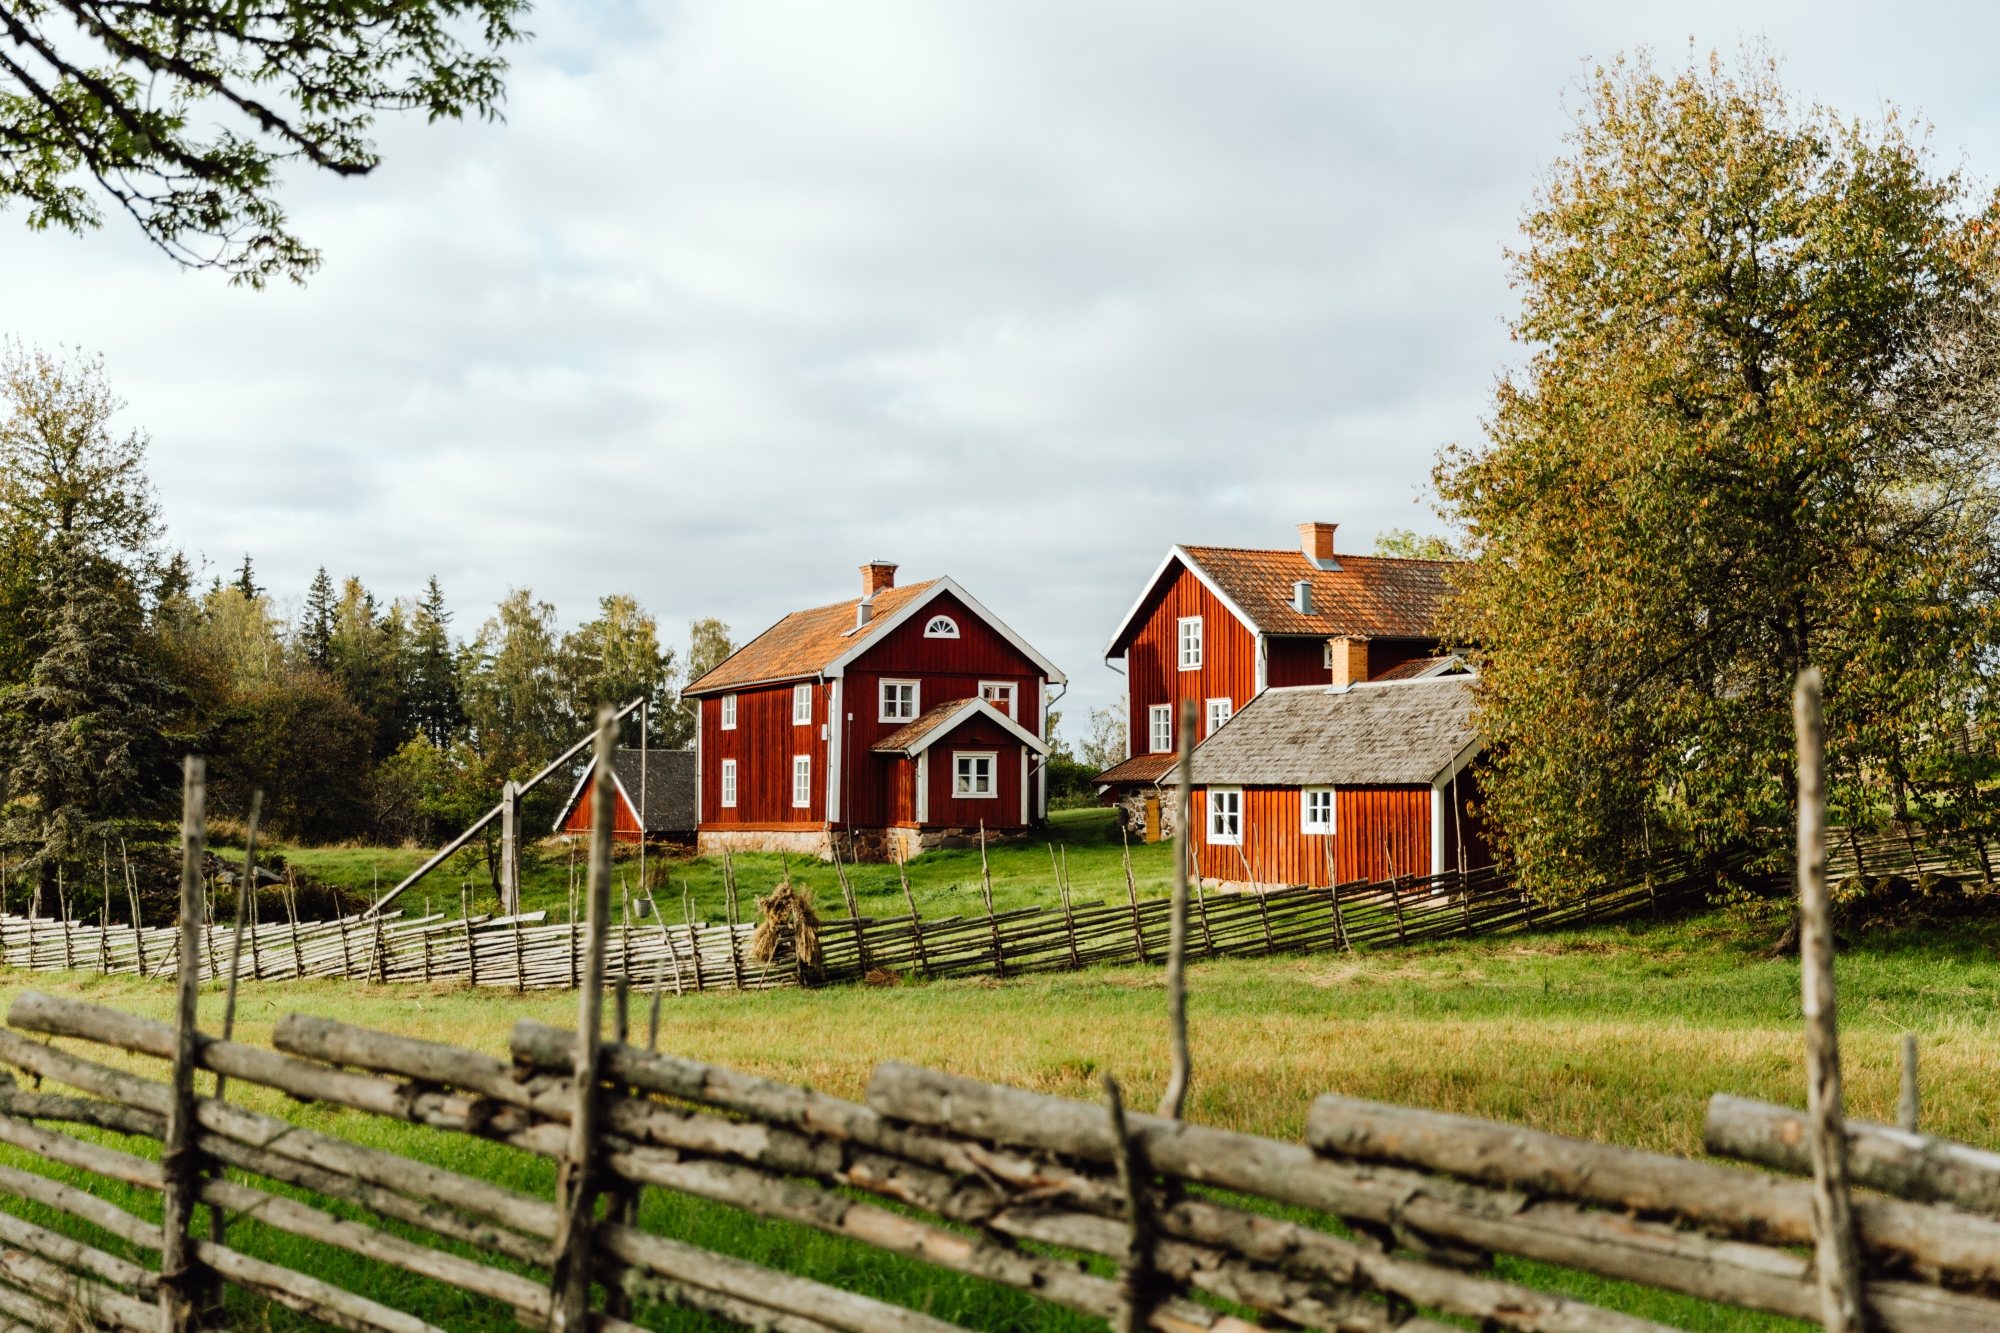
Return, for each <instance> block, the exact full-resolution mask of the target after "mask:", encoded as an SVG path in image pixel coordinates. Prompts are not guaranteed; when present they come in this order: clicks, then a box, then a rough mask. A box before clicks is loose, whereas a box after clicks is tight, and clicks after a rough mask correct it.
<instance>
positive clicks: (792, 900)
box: [750, 879, 820, 972]
mask: <svg viewBox="0 0 2000 1333" xmlns="http://www.w3.org/2000/svg"><path fill="white" fill-rule="evenodd" d="M757 910H758V911H759V912H762V913H763V914H764V919H763V920H761V921H759V922H758V923H757V932H756V933H755V934H754V935H752V936H751V937H750V956H751V957H752V958H754V959H756V960H757V961H758V962H760V963H775V962H777V961H778V955H779V953H781V952H782V951H783V950H784V948H785V946H786V945H788V944H789V945H790V946H791V948H792V956H793V957H794V958H796V959H798V960H799V966H801V967H803V968H805V969H806V970H807V971H809V972H818V971H819V970H820V952H819V917H818V916H817V915H816V914H815V913H814V912H813V906H812V899H811V898H809V897H807V896H806V894H805V892H804V891H803V890H801V889H796V888H794V887H792V882H791V880H789V879H787V880H785V881H784V882H783V883H781V884H779V885H778V887H777V888H776V889H774V890H772V892H771V896H770V897H768V898H759V899H758V900H757Z"/></svg>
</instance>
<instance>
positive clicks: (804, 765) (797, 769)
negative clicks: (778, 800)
mask: <svg viewBox="0 0 2000 1333" xmlns="http://www.w3.org/2000/svg"><path fill="white" fill-rule="evenodd" d="M812 803H813V757H812V756H811V755H809V754H795V755H793V756H792V809H794V810H810V809H812Z"/></svg>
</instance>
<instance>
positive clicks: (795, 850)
mask: <svg viewBox="0 0 2000 1333" xmlns="http://www.w3.org/2000/svg"><path fill="white" fill-rule="evenodd" d="M724 849H727V850H729V851H731V852H784V853H787V854H788V855H791V856H810V857H812V858H814V859H815V860H820V861H831V860H832V859H833V847H832V844H831V843H830V842H829V841H828V840H827V832H826V830H825V829H823V828H815V829H799V830H797V831H796V832H794V831H791V830H785V831H782V832H779V831H775V830H770V829H727V830H724V829H717V830H704V831H703V832H702V833H701V835H700V836H699V837H698V838H697V839H696V840H695V854H696V855H698V856H720V855H722V853H723V851H724Z"/></svg>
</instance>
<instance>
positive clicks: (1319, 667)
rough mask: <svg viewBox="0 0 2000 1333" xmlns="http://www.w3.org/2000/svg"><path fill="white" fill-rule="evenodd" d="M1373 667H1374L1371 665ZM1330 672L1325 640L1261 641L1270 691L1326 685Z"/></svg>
mask: <svg viewBox="0 0 2000 1333" xmlns="http://www.w3.org/2000/svg"><path fill="white" fill-rule="evenodd" d="M1369 665H1370V666H1371V667H1372V666H1373V665H1374V663H1373V662H1372V661H1371V662H1370V663H1369ZM1332 681H1333V672H1331V671H1329V670H1328V669H1327V665H1326V640H1325V639H1289V638H1286V639H1281V638H1267V639H1265V640H1264V682H1265V684H1267V685H1268V686H1270V687H1271V688H1272V689H1278V688H1281V687H1283V686H1286V685H1327V684H1331V683H1332Z"/></svg>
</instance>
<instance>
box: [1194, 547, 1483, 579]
mask: <svg viewBox="0 0 2000 1333" xmlns="http://www.w3.org/2000/svg"><path fill="white" fill-rule="evenodd" d="M1176 545H1178V546H1179V547H1180V548H1181V549H1182V550H1183V551H1236V552H1240V553H1242V554H1245V555H1295V556H1297V557H1298V558H1299V559H1300V560H1305V559H1306V553H1305V552H1304V551H1301V550H1300V549H1299V548H1298V547H1296V546H1222V545H1218V544H1216V543H1214V542H1178V543H1176ZM1333 558H1334V560H1336V561H1341V560H1382V561H1389V562H1393V563H1395V564H1399V565H1463V564H1466V563H1468V562H1467V561H1464V560H1430V559H1427V558H1425V557H1423V556H1417V555H1363V554H1361V553H1360V552H1358V551H1335V552H1334V553H1333ZM1306 563H1308V564H1310V563H1311V561H1306ZM1318 572H1320V573H1322V574H1337V573H1339V572H1340V571H1339V570H1337V569H1322V570H1319V571H1318Z"/></svg>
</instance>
